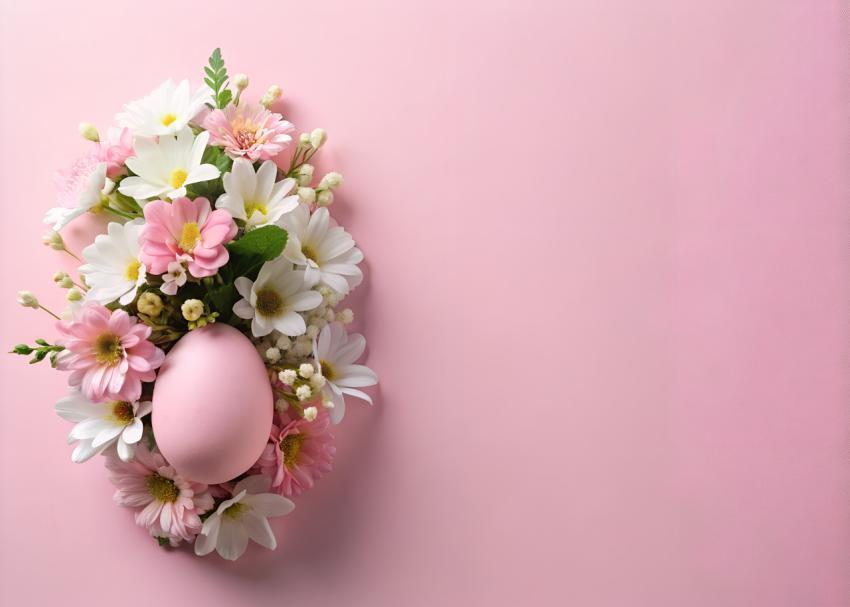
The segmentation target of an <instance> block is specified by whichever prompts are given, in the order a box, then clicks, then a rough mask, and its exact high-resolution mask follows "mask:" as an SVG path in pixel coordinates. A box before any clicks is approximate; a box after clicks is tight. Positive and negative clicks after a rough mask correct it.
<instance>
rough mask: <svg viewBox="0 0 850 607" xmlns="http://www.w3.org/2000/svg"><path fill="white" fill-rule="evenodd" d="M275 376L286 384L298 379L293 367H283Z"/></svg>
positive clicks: (289, 384)
mask: <svg viewBox="0 0 850 607" xmlns="http://www.w3.org/2000/svg"><path fill="white" fill-rule="evenodd" d="M277 378H278V379H279V380H280V381H282V382H283V383H285V384H286V385H287V386H291V385H292V384H294V383H295V380H297V379H298V375H297V374H296V373H295V369H284V370H283V371H281V372H280V373H278V374H277Z"/></svg>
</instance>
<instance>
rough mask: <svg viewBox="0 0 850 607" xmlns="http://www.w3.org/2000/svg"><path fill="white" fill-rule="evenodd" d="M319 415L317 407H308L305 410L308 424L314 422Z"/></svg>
mask: <svg viewBox="0 0 850 607" xmlns="http://www.w3.org/2000/svg"><path fill="white" fill-rule="evenodd" d="M318 415H319V410H318V409H316V407H307V408H305V409H304V419H306V420H307V421H308V422H311V421H313V420H314V419H316V417H317V416H318Z"/></svg>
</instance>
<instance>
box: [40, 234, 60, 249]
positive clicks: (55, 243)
mask: <svg viewBox="0 0 850 607" xmlns="http://www.w3.org/2000/svg"><path fill="white" fill-rule="evenodd" d="M41 242H43V243H44V245H45V246H48V247H50V248H51V249H54V250H56V251H64V250H65V241H64V240H63V239H62V235H61V234H60V233H59V232H57V231H55V230H48V231H47V232H45V233H44V235H43V236H42V237H41Z"/></svg>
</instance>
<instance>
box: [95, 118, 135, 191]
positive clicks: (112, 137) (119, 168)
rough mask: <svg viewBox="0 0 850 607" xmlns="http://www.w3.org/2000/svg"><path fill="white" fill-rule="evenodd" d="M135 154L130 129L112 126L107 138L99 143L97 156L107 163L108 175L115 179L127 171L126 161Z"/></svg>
mask: <svg viewBox="0 0 850 607" xmlns="http://www.w3.org/2000/svg"><path fill="white" fill-rule="evenodd" d="M134 154H135V151H134V150H133V133H131V132H130V129H126V128H125V129H120V130H119V129H116V128H114V127H113V128H110V129H109V133H108V134H107V136H106V139H102V140H101V141H100V142H99V143H98V144H97V150H96V151H95V156H96V157H97V159H98V160H99V161H100V162H105V163H106V176H107V177H109V178H110V179H115V178H116V177H118V176H119V175H121V174H123V173H124V172H125V167H124V162H125V161H126V160H127V159H128V158H129V157H130V156H132V155H134Z"/></svg>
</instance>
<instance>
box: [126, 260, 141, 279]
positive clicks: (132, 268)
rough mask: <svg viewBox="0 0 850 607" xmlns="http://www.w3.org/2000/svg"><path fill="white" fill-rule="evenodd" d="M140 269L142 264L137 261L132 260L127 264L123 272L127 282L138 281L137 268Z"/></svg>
mask: <svg viewBox="0 0 850 607" xmlns="http://www.w3.org/2000/svg"><path fill="white" fill-rule="evenodd" d="M141 267H142V262H140V261H139V260H138V259H134V260H133V261H131V262H130V263H129V264H127V270H126V271H125V272H124V275H125V276H126V277H127V280H130V281H133V282H136V281H137V280H139V268H141Z"/></svg>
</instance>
